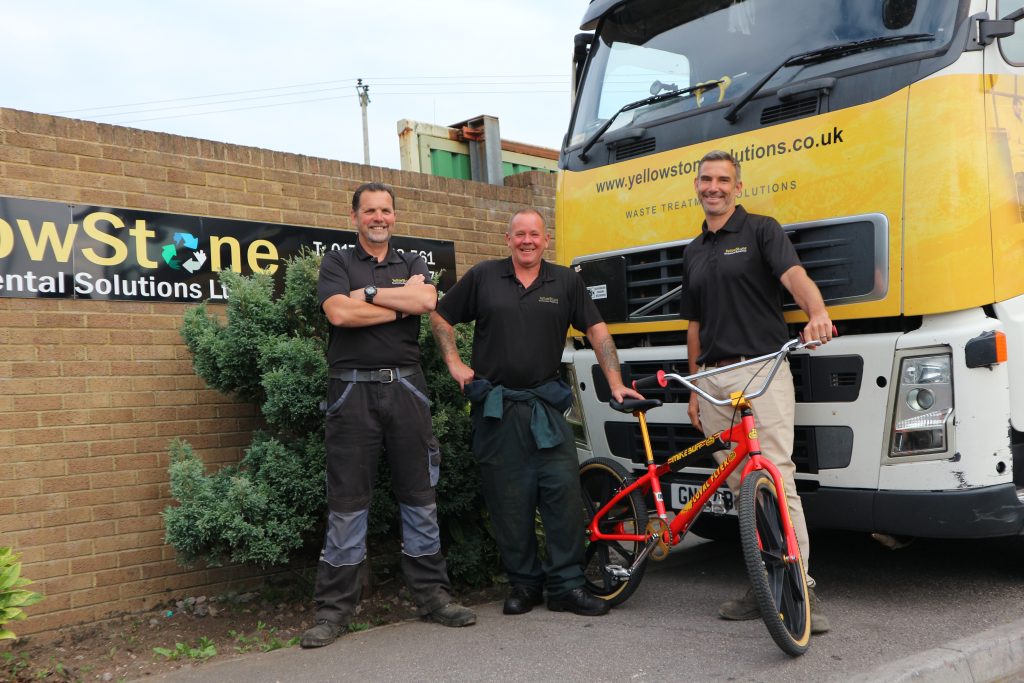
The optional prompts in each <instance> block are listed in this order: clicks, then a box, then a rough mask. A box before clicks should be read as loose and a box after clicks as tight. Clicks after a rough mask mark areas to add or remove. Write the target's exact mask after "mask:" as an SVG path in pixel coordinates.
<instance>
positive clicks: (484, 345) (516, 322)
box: [437, 258, 602, 389]
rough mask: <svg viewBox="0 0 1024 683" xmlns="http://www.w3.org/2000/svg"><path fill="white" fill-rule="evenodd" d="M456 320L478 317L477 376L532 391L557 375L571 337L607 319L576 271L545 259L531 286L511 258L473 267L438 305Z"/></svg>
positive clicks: (474, 363)
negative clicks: (523, 280)
mask: <svg viewBox="0 0 1024 683" xmlns="http://www.w3.org/2000/svg"><path fill="white" fill-rule="evenodd" d="M437 312H438V313H439V314H440V315H441V317H442V318H444V319H445V320H447V321H448V322H449V323H450V324H452V325H454V324H456V323H463V322H469V321H471V320H475V321H476V328H475V331H474V333H473V361H472V363H471V365H472V368H473V370H474V371H475V372H476V376H477V378H483V379H488V380H490V381H491V382H492V383H494V384H501V385H502V386H506V387H509V388H511V389H532V388H534V387H536V386H539V385H541V384H544V383H545V382H549V381H551V380H553V379H557V378H558V376H559V369H560V367H561V364H562V349H563V348H564V347H565V335H566V333H567V332H568V331H569V326H570V325H572V326H573V327H575V328H576V329H577V330H580V331H581V332H586V330H587V328H588V327H591V326H592V325H596V324H597V323H600V322H602V320H601V314H600V313H598V312H597V306H595V305H594V302H593V300H591V298H590V295H589V294H588V293H587V289H586V287H585V286H584V285H583V280H582V279H581V278H580V276H579V275H577V274H576V273H574V272H573V271H572V270H570V269H568V268H566V267H564V266H559V265H556V264H553V263H548V262H547V261H541V267H540V274H538V275H537V279H536V280H534V281H533V283H532V284H531V285H530V287H529V289H527V288H525V287H523V286H522V284H520V282H519V280H518V279H516V275H515V268H514V266H513V264H512V259H511V258H505V259H500V260H496V261H483V262H482V263H478V264H477V265H475V266H473V267H472V268H470V269H469V272H467V273H466V274H465V275H463V276H462V278H461V279H460V280H459V281H458V282H457V283H456V284H455V286H454V287H452V288H451V290H450V291H449V292H448V293H447V294H445V295H444V296H443V297H441V299H440V301H438V303H437Z"/></svg>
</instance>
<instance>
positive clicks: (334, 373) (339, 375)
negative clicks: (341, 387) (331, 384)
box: [329, 365, 421, 384]
mask: <svg viewBox="0 0 1024 683" xmlns="http://www.w3.org/2000/svg"><path fill="white" fill-rule="evenodd" d="M420 372H421V370H420V366H418V365H408V366H406V367H404V368H381V369H380V370H354V369H351V370H350V369H347V368H343V369H341V370H331V372H330V375H329V377H330V378H331V379H340V380H344V381H346V382H379V383H381V384H391V383H392V382H394V381H395V380H397V379H401V378H403V377H412V376H413V375H418V374H420Z"/></svg>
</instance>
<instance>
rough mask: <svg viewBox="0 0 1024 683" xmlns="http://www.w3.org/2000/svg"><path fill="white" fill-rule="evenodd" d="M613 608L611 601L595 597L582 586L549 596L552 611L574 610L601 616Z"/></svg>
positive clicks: (586, 615)
mask: <svg viewBox="0 0 1024 683" xmlns="http://www.w3.org/2000/svg"><path fill="white" fill-rule="evenodd" d="M611 608H612V606H611V604H610V603H607V602H605V601H604V600H602V599H601V598H595V597H594V596H593V595H591V594H590V593H588V592H587V591H586V589H585V588H582V587H581V588H573V589H572V590H571V591H567V592H565V593H559V594H558V595H549V596H548V609H549V610H551V611H552V612H573V613H574V614H579V615H580V616H584V617H599V616H601V615H603V614H608V610H610V609H611Z"/></svg>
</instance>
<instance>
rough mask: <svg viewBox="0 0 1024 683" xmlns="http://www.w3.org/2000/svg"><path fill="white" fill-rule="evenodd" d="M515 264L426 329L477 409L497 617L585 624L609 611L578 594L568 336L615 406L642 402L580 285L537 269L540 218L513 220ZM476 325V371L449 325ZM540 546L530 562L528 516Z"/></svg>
mask: <svg viewBox="0 0 1024 683" xmlns="http://www.w3.org/2000/svg"><path fill="white" fill-rule="evenodd" d="M505 242H506V243H507V244H508V247H509V249H510V250H511V257H510V258H505V259H501V260H496V261H484V262H482V263H479V264H477V265H475V266H473V268H471V269H470V270H469V272H467V273H466V274H465V275H463V276H462V278H461V279H460V280H459V281H458V283H456V285H455V286H454V287H453V288H452V289H451V291H449V292H448V293H447V294H446V295H445V296H444V297H442V298H441V301H440V302H439V303H438V306H437V310H436V311H435V312H434V313H432V314H431V316H430V324H431V327H432V329H433V332H434V336H435V337H436V338H437V341H438V345H439V346H440V348H441V353H442V356H443V357H444V360H445V362H446V363H447V365H448V370H449V372H451V375H452V377H453V378H454V379H455V381H457V382H458V383H459V386H460V387H462V388H463V389H464V390H465V392H466V394H467V396H469V398H470V401H471V402H472V404H473V408H472V417H473V454H474V455H475V456H476V459H477V461H478V463H479V465H480V480H481V486H482V489H483V495H484V499H485V500H486V501H487V508H488V510H489V511H490V514H491V521H492V523H493V524H494V530H495V535H496V539H497V542H498V547H499V549H500V550H501V559H502V564H503V565H504V567H505V571H506V573H507V574H508V579H509V583H511V584H512V590H511V592H510V593H509V596H508V598H507V599H506V600H505V605H504V612H505V614H523V613H526V612H529V611H530V610H531V609H533V607H534V606H535V605H539V604H540V603H541V602H542V601H543V590H544V588H545V586H546V587H547V591H548V609H550V610H553V611H556V612H563V611H570V612H575V613H576V614H582V615H585V616H599V615H602V614H606V613H607V612H608V609H609V606H608V603H607V602H605V601H603V600H601V599H599V598H595V597H593V596H592V595H590V594H589V593H587V591H586V590H585V589H584V588H583V583H584V580H583V559H584V558H583V552H584V546H583V506H582V504H581V503H580V500H581V494H580V486H579V463H578V462H577V459H576V442H575V439H574V437H573V433H572V430H571V428H570V427H569V425H568V424H567V423H566V421H565V418H564V417H563V413H564V412H565V410H566V408H568V406H569V404H570V402H571V400H572V396H571V390H570V389H569V387H568V385H566V384H565V383H564V382H562V381H561V380H559V370H560V367H561V358H562V350H563V349H564V347H565V336H566V333H567V332H568V331H569V326H570V325H572V326H573V327H575V328H576V329H578V330H581V331H584V332H586V335H587V338H588V339H589V340H590V342H591V344H592V345H593V347H594V352H595V354H596V355H597V360H598V363H599V364H600V365H601V369H602V370H603V371H604V374H605V377H606V378H607V380H608V384H609V386H610V388H611V393H612V395H613V396H614V397H615V398H616V399H617V400H620V401H621V400H622V399H623V398H625V397H632V398H642V397H641V396H640V394H638V393H636V392H635V391H633V390H632V389H627V388H626V387H625V386H623V384H622V376H621V373H620V369H619V359H618V354H617V353H616V351H615V344H614V342H613V341H612V338H611V335H609V334H608V328H607V326H606V325H605V324H604V322H602V321H601V316H600V314H599V313H598V312H597V307H596V306H594V302H593V301H592V300H591V299H590V296H589V294H588V293H587V290H586V288H585V287H584V286H583V281H582V280H581V279H580V277H579V276H578V275H577V274H576V273H574V272H572V271H571V270H569V269H568V268H564V267H562V266H558V265H555V264H552V263H548V262H547V261H544V260H543V258H542V256H543V253H544V249H545V248H546V247H547V245H548V235H547V231H546V229H545V227H544V219H543V217H542V216H541V215H540V214H539V213H538V212H537V211H535V210H533V209H524V210H521V211H518V212H516V213H515V215H513V216H512V220H511V221H510V222H509V228H508V232H506V233H505ZM471 320H475V321H476V327H475V331H474V336H473V359H472V367H469V366H467V365H466V364H465V363H463V362H462V360H461V359H460V358H459V354H458V351H457V350H456V348H455V336H454V331H453V329H452V325H454V324H456V323H460V322H469V321H471ZM538 509H539V510H540V514H541V519H542V520H543V522H544V533H545V537H546V541H547V551H548V552H547V559H546V561H545V562H544V564H543V566H542V564H541V562H540V560H539V559H538V555H537V538H536V534H535V512H536V511H537V510H538Z"/></svg>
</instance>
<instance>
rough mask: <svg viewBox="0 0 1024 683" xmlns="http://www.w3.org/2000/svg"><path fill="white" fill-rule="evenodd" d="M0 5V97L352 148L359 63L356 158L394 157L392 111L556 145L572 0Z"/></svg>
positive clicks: (119, 0)
mask: <svg viewBox="0 0 1024 683" xmlns="http://www.w3.org/2000/svg"><path fill="white" fill-rule="evenodd" d="M0 6H2V8H3V12H2V16H3V17H4V24H5V30H4V32H3V33H4V38H3V40H2V41H0V56H2V58H3V63H4V68H3V70H2V71H0V93H2V94H0V105H2V106H5V107H10V108H14V109H25V110H28V111H35V112H42V113H50V114H59V115H61V116H69V117H72V118H83V119H88V120H93V121H101V122H106V123H115V124H119V125H127V126H130V127H134V128H143V129H148V130H157V131H164V132H169V133H176V134H180V135H187V136H191V137H199V138H206V139H211V140H219V141H223V142H232V143H237V144H242V145H251V146H255V147H264V148H268V149H274V150H281V151H287V152H297V153H300V154H309V155H313V156H321V157H327V158H332V159H341V160H344V161H354V162H362V159H363V146H362V122H361V117H360V110H359V103H358V99H357V97H356V91H355V79H356V78H360V77H361V78H363V79H364V82H366V83H368V84H369V86H370V99H371V103H370V105H369V118H370V155H371V163H373V164H374V165H379V166H387V167H391V168H397V167H398V166H399V153H398V136H397V132H396V123H397V121H398V120H399V119H402V118H410V119H415V120H419V121H426V122H433V123H439V124H450V123H454V122H456V121H460V120H463V119H467V118H471V117H473V116H476V115H478V114H492V115H495V116H497V117H499V119H500V121H501V131H502V136H503V137H505V138H508V139H512V140H517V141H520V142H527V143H532V144H537V145H543V146H548V147H558V146H559V145H560V142H561V138H562V135H563V134H564V132H565V129H566V126H567V123H568V116H569V69H570V59H571V54H572V37H573V35H574V34H575V33H576V32H578V26H579V21H580V19H581V17H582V16H583V12H584V11H585V9H586V6H587V0H571V1H566V0H516V1H515V2H512V1H510V0H505V1H501V2H499V1H497V0H475V1H472V0H451V1H450V2H444V3H430V2H421V1H415V0H395V1H393V2H370V1H366V0H362V1H360V2H351V1H349V0H338V1H335V2H331V1H329V0H288V1H287V2H284V1H276V2H272V1H270V0H205V1H199V0H175V1H174V2H168V1H158V0H153V1H150V0H133V1H128V0H93V1H92V2H81V1H79V0H35V1H30V0H4V1H3V3H2V5H0ZM300 86H301V87H300ZM207 96H212V97H207ZM283 102H293V104H286V105H285V104H282V103H283ZM132 104H135V105H136V106H127V107H126V106H117V107H114V106H113V105H132ZM199 105H201V106H199ZM224 110H229V111H224ZM211 111H217V112H219V113H205V114H201V115H197V112H211Z"/></svg>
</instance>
